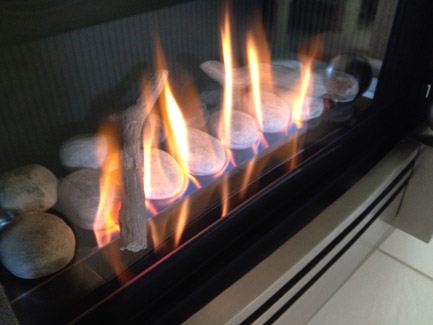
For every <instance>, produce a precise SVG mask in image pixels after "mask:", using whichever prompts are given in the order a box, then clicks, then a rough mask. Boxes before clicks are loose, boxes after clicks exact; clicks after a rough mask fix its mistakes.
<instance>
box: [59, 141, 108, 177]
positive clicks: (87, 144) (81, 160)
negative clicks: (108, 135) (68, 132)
mask: <svg viewBox="0 0 433 325" xmlns="http://www.w3.org/2000/svg"><path fill="white" fill-rule="evenodd" d="M107 151H108V143H107V141H106V139H105V137H103V136H100V135H92V134H81V135H77V136H75V137H73V138H71V139H69V140H66V141H65V142H64V143H63V144H62V146H61V147H60V151H59V156H60V162H61V163H62V165H63V166H65V167H67V168H69V169H76V168H100V167H101V163H102V162H103V160H104V159H105V157H106V155H107Z"/></svg>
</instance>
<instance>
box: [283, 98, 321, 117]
mask: <svg viewBox="0 0 433 325" xmlns="http://www.w3.org/2000/svg"><path fill="white" fill-rule="evenodd" d="M279 94H280V97H281V98H282V99H283V100H284V101H286V102H288V103H289V104H290V105H291V108H292V120H293V119H294V118H295V116H294V114H293V110H294V109H295V107H296V101H295V98H296V96H297V94H296V93H295V92H291V91H288V92H287V91H286V92H280V93H279ZM324 109H325V104H324V102H323V99H322V98H314V97H310V96H306V97H305V98H304V101H303V106H302V114H301V120H302V121H308V120H311V119H314V118H318V117H319V116H321V115H322V114H323V111H324Z"/></svg>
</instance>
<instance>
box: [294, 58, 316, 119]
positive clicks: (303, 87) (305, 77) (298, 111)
mask: <svg viewBox="0 0 433 325" xmlns="http://www.w3.org/2000/svg"><path fill="white" fill-rule="evenodd" d="M312 64H313V60H311V59H309V60H307V62H305V63H304V64H303V65H302V67H301V79H300V80H301V81H300V84H299V87H298V91H297V93H296V96H295V98H294V99H293V108H292V109H293V111H292V118H293V121H294V122H295V123H296V126H297V127H298V128H300V127H301V126H302V115H303V114H305V113H308V110H309V106H308V103H307V105H305V104H306V102H305V101H306V99H307V96H309V95H310V94H311V92H312V90H311V86H310V84H311V67H312Z"/></svg>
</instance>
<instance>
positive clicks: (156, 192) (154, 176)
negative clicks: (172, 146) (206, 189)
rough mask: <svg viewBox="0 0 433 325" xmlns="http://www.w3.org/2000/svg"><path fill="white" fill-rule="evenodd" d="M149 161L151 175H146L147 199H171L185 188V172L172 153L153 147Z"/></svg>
mask: <svg viewBox="0 0 433 325" xmlns="http://www.w3.org/2000/svg"><path fill="white" fill-rule="evenodd" d="M145 159H146V158H145ZM149 161H150V175H146V174H145V175H144V178H145V181H144V182H145V187H144V189H145V195H146V198H147V199H151V200H163V199H169V198H172V197H174V196H176V195H179V194H180V193H181V192H182V191H183V190H185V185H186V182H185V174H184V173H183V172H182V169H181V168H180V166H179V164H178V163H177V162H176V160H175V159H174V158H173V157H172V156H171V155H170V154H168V153H167V152H165V151H162V150H159V149H151V151H150V157H149ZM145 172H146V171H145ZM146 177H147V180H146Z"/></svg>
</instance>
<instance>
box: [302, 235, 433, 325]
mask: <svg viewBox="0 0 433 325" xmlns="http://www.w3.org/2000/svg"><path fill="white" fill-rule="evenodd" d="M309 324H310V325H327V324H332V325H337V324H351V325H352V324H353V325H355V324H362V325H366V324H367V325H369V324H380V325H387V324H390V325H391V324H392V325H397V324H401V325H403V324H404V325H406V324H408V325H412V324H416V325H419V324H426V325H431V324H433V241H431V242H430V243H429V244H427V243H425V242H423V241H420V240H418V239H416V238H414V237H412V236H410V235H407V234H406V233H404V232H402V231H400V230H394V232H393V233H392V234H391V235H390V236H389V237H388V238H387V239H386V240H385V241H384V242H383V244H382V245H381V246H380V247H379V249H377V250H376V251H375V252H373V254H372V255H370V257H369V258H368V259H367V260H366V261H365V262H364V263H363V264H362V265H361V266H360V267H359V268H358V269H357V270H356V272H354V274H352V276H351V277H350V278H349V279H348V280H347V281H346V283H345V284H344V285H343V286H342V287H341V288H340V289H339V290H338V291H337V292H336V293H335V294H334V295H333V296H332V297H331V298H330V299H329V301H328V302H327V303H326V304H325V305H324V306H323V307H322V308H321V309H320V310H319V312H318V313H317V314H316V315H315V316H314V317H313V318H312V319H311V320H310V322H309Z"/></svg>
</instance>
